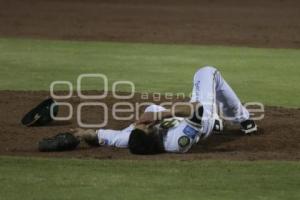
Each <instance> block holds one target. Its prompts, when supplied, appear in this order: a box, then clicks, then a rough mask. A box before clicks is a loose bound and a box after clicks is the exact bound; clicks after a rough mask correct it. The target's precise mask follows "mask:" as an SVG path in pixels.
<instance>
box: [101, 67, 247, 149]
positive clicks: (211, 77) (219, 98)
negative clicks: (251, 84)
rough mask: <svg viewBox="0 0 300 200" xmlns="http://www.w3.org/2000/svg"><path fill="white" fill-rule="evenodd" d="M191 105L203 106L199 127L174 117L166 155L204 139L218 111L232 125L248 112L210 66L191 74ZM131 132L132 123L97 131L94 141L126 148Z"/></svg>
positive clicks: (158, 108) (166, 140)
mask: <svg viewBox="0 0 300 200" xmlns="http://www.w3.org/2000/svg"><path fill="white" fill-rule="evenodd" d="M191 102H200V103H201V104H202V105H203V116H202V120H201V127H197V126H195V125H192V124H191V123H189V122H188V121H187V120H185V119H183V118H176V124H175V125H174V126H173V127H171V128H169V129H168V131H167V133H166V134H165V135H164V137H163V140H164V148H165V151H166V152H177V153H185V152H187V151H188V150H189V149H190V148H191V147H192V146H193V145H194V144H196V143H197V142H198V141H199V139H205V138H207V137H208V136H209V135H210V134H211V133H212V132H213V127H214V123H215V119H216V118H219V116H218V114H217V113H218V108H220V109H219V111H220V112H222V114H223V115H224V116H225V117H227V120H228V119H229V120H231V121H233V122H236V123H240V122H242V121H244V120H247V119H248V118H249V112H248V111H247V110H246V108H245V107H244V106H242V104H241V102H240V100H239V99H238V97H237V96H236V94H235V93H234V91H233V90H232V89H231V88H230V86H229V85H228V84H227V83H226V81H225V80H224V79H223V78H222V76H221V74H220V72H219V71H218V70H217V69H215V68H214V67H203V68H201V69H199V70H198V71H197V72H196V73H195V76H194V82H193V92H192V98H191ZM164 110H166V109H165V108H164V107H162V106H158V105H151V106H149V107H147V108H146V110H145V112H160V111H164ZM133 129H134V125H133V124H132V125H130V126H129V127H127V128H125V129H123V130H109V129H100V130H98V132H97V134H98V139H99V142H100V144H101V145H108V146H114V147H118V148H126V147H127V146H128V140H129V136H130V133H131V131H132V130H133Z"/></svg>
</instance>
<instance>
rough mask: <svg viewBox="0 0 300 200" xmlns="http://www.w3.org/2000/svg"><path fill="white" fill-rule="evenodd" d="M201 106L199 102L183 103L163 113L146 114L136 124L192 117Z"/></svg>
mask: <svg viewBox="0 0 300 200" xmlns="http://www.w3.org/2000/svg"><path fill="white" fill-rule="evenodd" d="M200 106H201V104H200V103H199V102H194V103H182V104H176V105H174V106H172V109H169V110H166V111H161V112H145V113H144V114H143V115H142V116H141V117H140V119H139V120H138V121H137V122H136V124H150V123H153V122H155V121H160V120H162V119H165V118H171V117H191V116H193V113H194V112H195V111H196V110H197V109H198V108H199V107H200Z"/></svg>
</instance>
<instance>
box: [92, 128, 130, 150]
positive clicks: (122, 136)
mask: <svg viewBox="0 0 300 200" xmlns="http://www.w3.org/2000/svg"><path fill="white" fill-rule="evenodd" d="M133 128H134V126H133V125H130V126H129V127H127V128H125V129H123V130H112V129H99V130H98V131H97V134H98V139H99V143H100V145H101V146H112V147H117V148H127V147H128V140H129V136H130V133H131V131H132V130H133Z"/></svg>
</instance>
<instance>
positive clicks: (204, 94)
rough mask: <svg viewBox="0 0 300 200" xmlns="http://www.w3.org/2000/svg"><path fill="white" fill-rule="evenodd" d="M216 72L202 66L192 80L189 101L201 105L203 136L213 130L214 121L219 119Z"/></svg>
mask: <svg viewBox="0 0 300 200" xmlns="http://www.w3.org/2000/svg"><path fill="white" fill-rule="evenodd" d="M216 72H217V70H216V69H215V68H213V67H203V68H201V69H199V70H198V71H197V72H196V73H195V75H194V80H193V92H192V97H191V102H200V103H201V104H202V105H203V115H202V120H201V125H202V129H203V130H202V132H203V133H204V134H205V136H204V138H206V137H208V136H209V135H210V134H211V133H212V132H213V130H214V125H215V121H216V120H217V121H218V120H219V117H218V114H217V107H216V102H217V99H216V81H215V76H216Z"/></svg>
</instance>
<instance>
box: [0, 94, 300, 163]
mask: <svg viewBox="0 0 300 200" xmlns="http://www.w3.org/2000/svg"><path fill="white" fill-rule="evenodd" d="M0 94H1V99H0V109H1V116H0V118H1V123H0V128H1V132H0V138H1V140H0V154H1V155H27V156H31V155H34V156H55V157H64V156H71V157H79V158H98V159H182V160H190V159H208V158H209V159H234V160H257V159H263V160H265V159H267V160H268V159H276V160H299V159H300V151H299V150H300V135H299V130H300V124H299V123H298V119H299V117H300V110H299V109H283V108H275V107H267V108H266V112H265V118H264V119H263V120H262V121H259V122H258V125H259V128H260V130H259V131H258V133H257V134H254V135H251V136H245V135H243V134H242V133H241V132H240V131H239V127H238V126H233V125H231V124H228V123H227V124H226V126H225V127H226V128H225V131H224V133H223V134H222V135H213V136H212V137H210V138H209V139H207V140H205V141H203V142H201V143H199V144H197V145H196V146H195V147H194V148H193V149H192V151H191V152H190V153H187V154H181V155H180V154H163V155H156V156H134V155H131V154H130V153H129V151H128V150H127V149H116V148H107V147H100V148H90V147H88V146H87V145H84V144H82V145H81V146H80V147H79V148H78V149H76V150H75V151H69V152H57V153H41V152H38V150H37V143H38V141H39V140H41V139H42V138H44V137H49V136H53V135H55V134H57V133H58V132H66V131H69V130H70V129H71V128H76V127H77V118H76V115H75V114H74V116H73V119H72V120H70V121H56V122H52V123H51V124H49V125H47V126H43V127H24V126H23V125H22V124H21V122H20V120H21V118H22V116H23V115H24V114H25V113H26V112H27V111H29V110H30V109H31V108H33V107H34V106H36V105H37V104H38V103H40V102H41V101H42V100H43V99H45V98H46V97H47V96H49V93H48V92H28V91H26V92H10V91H2V92H0ZM90 94H96V93H95V92H92V93H91V92H90ZM118 101H120V100H117V99H114V98H113V97H112V95H108V97H107V98H105V99H104V100H101V102H106V103H107V105H108V108H109V110H110V109H111V108H112V105H113V104H114V103H116V102H118ZM148 101H150V102H155V103H158V104H159V103H160V102H161V101H164V99H161V100H160V101H159V102H157V101H155V100H153V99H149V100H147V102H148ZM173 101H180V99H177V100H176V99H174V100H173ZM181 101H182V99H181ZM68 102H70V103H71V104H72V105H73V106H74V113H76V109H77V106H78V104H79V103H81V102H83V100H80V99H79V98H78V97H73V98H71V100H69V101H68ZM127 102H132V103H136V102H139V103H141V102H143V101H142V99H141V96H140V95H139V94H136V95H135V97H134V98H132V99H130V100H128V101H127ZM126 108H128V107H126ZM142 109H143V108H141V109H140V111H142ZM82 111H83V112H82V113H83V114H82V119H83V122H84V123H87V124H92V123H101V122H103V121H104V115H103V110H101V109H100V108H99V107H98V108H96V107H86V108H84V109H83V110H82ZM59 113H60V114H59V116H61V117H62V116H67V115H68V111H67V109H66V108H65V107H61V109H60V112H59ZM130 114H131V113H121V114H118V116H122V117H125V116H129V115H130ZM108 121H109V124H108V126H107V127H108V128H113V129H119V128H120V129H121V128H125V127H126V126H128V125H129V124H130V123H131V122H133V120H129V121H117V120H115V119H113V117H112V115H111V114H109V116H108Z"/></svg>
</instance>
